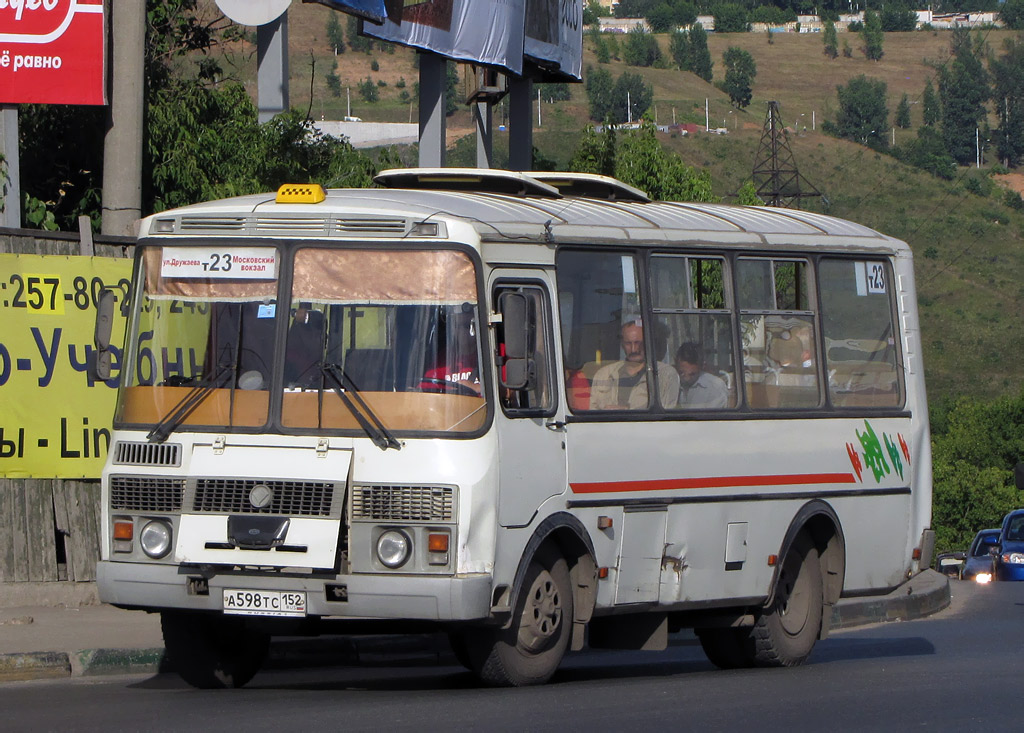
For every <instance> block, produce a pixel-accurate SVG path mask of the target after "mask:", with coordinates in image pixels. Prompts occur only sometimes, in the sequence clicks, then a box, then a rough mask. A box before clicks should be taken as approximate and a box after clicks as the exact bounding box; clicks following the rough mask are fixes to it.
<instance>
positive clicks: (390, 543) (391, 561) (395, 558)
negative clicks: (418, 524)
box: [377, 529, 412, 568]
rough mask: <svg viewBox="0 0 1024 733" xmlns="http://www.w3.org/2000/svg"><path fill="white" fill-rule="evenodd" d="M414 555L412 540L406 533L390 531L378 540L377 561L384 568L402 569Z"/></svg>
mask: <svg viewBox="0 0 1024 733" xmlns="http://www.w3.org/2000/svg"><path fill="white" fill-rule="evenodd" d="M411 554H412V540H411V539H409V535H407V534H406V533H405V532H400V531H399V530H397V529H389V530H388V531H386V532H384V533H382V534H381V536H380V537H379V538H378V539H377V559H378V560H380V561H381V564H382V565H384V567H388V568H400V567H402V566H403V565H405V563H406V561H407V560H408V559H409V555H411Z"/></svg>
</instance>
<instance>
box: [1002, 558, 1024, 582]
mask: <svg viewBox="0 0 1024 733" xmlns="http://www.w3.org/2000/svg"><path fill="white" fill-rule="evenodd" d="M996 580H1024V564H1022V563H1005V562H1001V563H997V564H996Z"/></svg>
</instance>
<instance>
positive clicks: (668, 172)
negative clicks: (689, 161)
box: [615, 120, 718, 202]
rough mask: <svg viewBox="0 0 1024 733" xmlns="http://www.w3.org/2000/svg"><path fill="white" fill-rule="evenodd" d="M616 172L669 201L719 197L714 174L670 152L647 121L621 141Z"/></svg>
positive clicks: (701, 199) (640, 187)
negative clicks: (694, 166) (693, 166)
mask: <svg viewBox="0 0 1024 733" xmlns="http://www.w3.org/2000/svg"><path fill="white" fill-rule="evenodd" d="M615 176H616V178H618V179H619V180H621V181H623V182H625V183H628V184H629V185H631V186H636V187H637V188H639V189H640V190H641V191H646V192H647V195H648V196H650V197H651V198H653V199H661V200H665V201H712V202H713V201H717V200H718V198H717V197H716V196H715V195H714V194H713V193H712V191H711V175H710V174H709V173H708V172H707V170H697V169H695V168H691V167H690V166H688V165H686V164H685V163H683V161H682V159H681V158H680V157H679V156H678V155H675V154H674V153H668V152H666V150H665V149H664V148H663V147H662V146H661V143H659V142H658V139H657V137H656V136H655V131H654V125H653V124H652V123H651V122H650V120H648V121H646V122H645V123H644V124H643V125H642V126H641V128H640V129H639V130H629V131H627V132H626V133H625V134H623V135H622V138H621V140H620V141H619V143H618V154H617V156H616V166H615Z"/></svg>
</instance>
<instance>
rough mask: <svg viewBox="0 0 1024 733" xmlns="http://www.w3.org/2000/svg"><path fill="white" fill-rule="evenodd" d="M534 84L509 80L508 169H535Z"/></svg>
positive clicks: (526, 81) (521, 80)
mask: <svg viewBox="0 0 1024 733" xmlns="http://www.w3.org/2000/svg"><path fill="white" fill-rule="evenodd" d="M532 92H533V82H532V81H531V80H530V79H518V78H516V77H514V76H513V77H510V78H509V80H508V107H509V110H508V123H509V136H508V167H509V168H510V169H511V170H514V171H528V170H532V169H533V119H532V118H533V115H531V114H530V112H531V110H530V107H531V106H532V104H533V93H532Z"/></svg>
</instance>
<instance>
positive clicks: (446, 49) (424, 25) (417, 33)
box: [363, 0, 526, 74]
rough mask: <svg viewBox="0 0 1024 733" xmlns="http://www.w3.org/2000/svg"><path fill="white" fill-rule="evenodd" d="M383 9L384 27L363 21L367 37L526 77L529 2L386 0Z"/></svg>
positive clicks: (523, 0) (509, 0) (501, 0)
mask: <svg viewBox="0 0 1024 733" xmlns="http://www.w3.org/2000/svg"><path fill="white" fill-rule="evenodd" d="M384 5H385V7H386V9H387V20H385V21H384V23H383V25H379V26H376V25H370V24H365V23H364V24H363V33H364V34H365V35H367V36H371V37H372V38H379V39H380V40H382V41H392V42H394V43H401V44H403V45H405V46H412V47H414V48H421V49H424V50H427V51H433V52H434V53H438V54H441V55H442V56H447V57H448V58H452V59H455V60H457V61H468V62H472V63H478V64H488V65H491V66H500V67H502V68H504V69H507V70H508V71H511V72H512V73H514V74H521V73H522V69H523V28H524V26H523V23H524V19H525V11H526V0H421V1H417V0H384Z"/></svg>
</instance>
